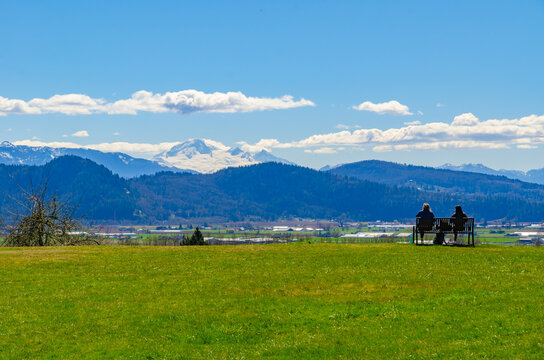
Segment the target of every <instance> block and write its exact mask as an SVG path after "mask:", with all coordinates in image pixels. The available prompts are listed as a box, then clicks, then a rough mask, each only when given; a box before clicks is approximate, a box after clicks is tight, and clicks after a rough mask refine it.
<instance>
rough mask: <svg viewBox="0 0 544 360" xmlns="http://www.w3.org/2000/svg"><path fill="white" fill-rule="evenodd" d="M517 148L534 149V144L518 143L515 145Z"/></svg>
mask: <svg viewBox="0 0 544 360" xmlns="http://www.w3.org/2000/svg"><path fill="white" fill-rule="evenodd" d="M516 147H517V148H518V149H536V148H537V146H536V145H529V144H520V145H517V146H516Z"/></svg>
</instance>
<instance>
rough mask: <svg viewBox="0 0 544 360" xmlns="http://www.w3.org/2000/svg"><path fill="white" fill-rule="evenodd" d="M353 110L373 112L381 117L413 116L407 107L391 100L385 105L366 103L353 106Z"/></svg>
mask: <svg viewBox="0 0 544 360" xmlns="http://www.w3.org/2000/svg"><path fill="white" fill-rule="evenodd" d="M353 109H355V110H359V111H372V112H375V113H378V114H380V115H383V114H391V115H413V114H412V113H411V112H410V109H409V108H408V106H406V105H402V104H401V103H399V102H398V101H396V100H391V101H388V102H384V103H379V104H374V103H373V102H370V101H365V102H363V103H361V104H359V105H357V106H353Z"/></svg>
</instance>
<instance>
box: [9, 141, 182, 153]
mask: <svg viewBox="0 0 544 360" xmlns="http://www.w3.org/2000/svg"><path fill="white" fill-rule="evenodd" d="M13 144H14V145H26V146H48V147H52V148H69V149H93V150H100V151H103V152H122V153H126V154H129V155H135V156H142V157H148V158H149V157H152V156H153V155H156V154H158V153H160V152H163V151H166V150H170V149H171V148H172V147H173V146H175V145H179V144H181V142H179V141H177V142H164V143H159V144H147V143H129V142H113V143H100V144H91V145H80V144H76V143H72V142H58V141H56V142H55V141H54V142H44V141H36V140H34V139H33V140H20V141H14V142H13Z"/></svg>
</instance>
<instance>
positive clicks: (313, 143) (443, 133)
mask: <svg viewBox="0 0 544 360" xmlns="http://www.w3.org/2000/svg"><path fill="white" fill-rule="evenodd" d="M543 142H544V115H540V116H538V115H530V116H526V117H522V118H520V119H502V120H496V119H491V120H486V121H480V120H479V119H478V118H477V117H476V116H474V115H473V114H472V113H465V114H461V115H459V116H456V117H455V118H454V119H453V121H452V122H451V123H445V122H433V123H427V124H421V125H420V124H414V125H408V126H404V127H400V128H391V129H387V130H380V129H358V130H354V131H352V132H350V131H347V130H345V131H340V132H335V133H329V134H318V135H312V136H310V137H307V138H305V139H302V140H299V141H292V142H281V141H279V140H278V139H262V140H260V141H259V142H257V143H256V144H253V145H251V144H248V143H246V142H240V143H239V145H241V147H242V148H243V149H244V150H246V151H258V150H260V149H266V150H270V149H274V148H277V149H287V148H304V149H308V148H323V147H326V148H327V150H328V153H330V152H331V151H332V149H333V148H332V147H335V146H336V147H338V146H342V147H351V148H361V147H367V146H368V147H371V148H372V150H374V151H378V152H381V151H392V150H404V151H409V150H444V149H505V148H509V147H510V146H516V147H517V148H519V149H531V148H534V147H535V145H536V144H540V143H543ZM314 152H315V153H318V152H317V151H314Z"/></svg>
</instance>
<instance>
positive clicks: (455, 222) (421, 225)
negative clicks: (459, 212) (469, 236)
mask: <svg viewBox="0 0 544 360" xmlns="http://www.w3.org/2000/svg"><path fill="white" fill-rule="evenodd" d="M435 225H436V230H440V231H442V232H451V231H454V232H464V233H470V232H472V231H473V230H474V218H416V229H417V230H418V231H431V230H433V229H434V228H435Z"/></svg>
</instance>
